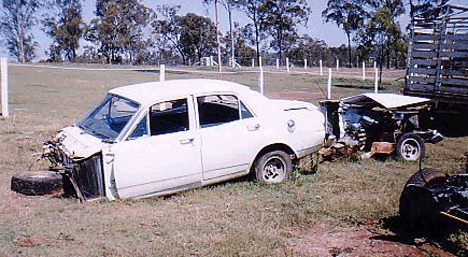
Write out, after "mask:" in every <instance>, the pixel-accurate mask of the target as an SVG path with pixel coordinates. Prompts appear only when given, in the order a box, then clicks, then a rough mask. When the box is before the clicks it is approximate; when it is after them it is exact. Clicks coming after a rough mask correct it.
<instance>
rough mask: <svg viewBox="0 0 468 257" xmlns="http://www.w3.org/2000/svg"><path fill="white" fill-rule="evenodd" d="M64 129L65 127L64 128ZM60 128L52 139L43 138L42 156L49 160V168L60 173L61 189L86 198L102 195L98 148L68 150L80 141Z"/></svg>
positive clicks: (96, 197) (102, 175)
mask: <svg viewBox="0 0 468 257" xmlns="http://www.w3.org/2000/svg"><path fill="white" fill-rule="evenodd" d="M67 129H68V131H67ZM70 130H73V129H69V128H66V129H64V130H62V131H61V132H60V133H59V134H58V135H57V137H56V138H55V139H54V140H52V141H47V142H44V144H43V154H42V158H43V159H46V160H48V161H49V163H50V167H49V170H52V171H56V172H58V173H60V174H63V177H64V183H63V185H64V191H65V192H73V193H74V194H75V195H76V196H77V197H78V198H79V199H80V200H82V201H87V200H93V199H98V198H101V197H104V196H105V189H104V172H103V158H102V151H100V149H99V147H94V149H93V150H91V149H89V148H90V147H89V146H88V147H85V148H87V151H88V153H87V154H83V152H82V153H80V154H77V153H76V152H75V151H70V149H73V148H74V147H73V146H76V145H77V144H79V145H80V146H81V147H75V148H78V149H80V148H83V147H82V145H81V144H82V143H81V142H79V141H77V140H76V139H75V138H72V136H71V135H70V134H69V133H67V132H69V131H70ZM67 187H68V188H67Z"/></svg>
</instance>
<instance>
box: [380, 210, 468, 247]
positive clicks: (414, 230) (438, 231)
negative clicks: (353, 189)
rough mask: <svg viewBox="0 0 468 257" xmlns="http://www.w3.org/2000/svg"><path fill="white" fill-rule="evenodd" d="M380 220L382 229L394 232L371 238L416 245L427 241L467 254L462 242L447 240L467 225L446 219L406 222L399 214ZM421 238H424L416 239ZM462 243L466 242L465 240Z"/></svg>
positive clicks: (463, 229)
mask: <svg viewBox="0 0 468 257" xmlns="http://www.w3.org/2000/svg"><path fill="white" fill-rule="evenodd" d="M381 222H382V227H383V228H384V229H388V230H390V231H392V232H393V233H395V234H394V235H379V236H375V237H372V238H371V239H373V240H383V241H389V242H398V243H402V244H406V245H414V246H416V247H421V246H423V245H425V244H428V243H429V244H433V245H436V246H437V247H439V248H440V249H442V250H444V251H446V252H449V253H451V254H454V255H456V256H468V249H465V248H463V246H462V243H463V242H458V241H456V240H449V239H450V237H451V235H453V234H455V233H457V232H459V231H466V230H467V228H468V226H467V225H464V224H461V223H459V222H456V221H453V220H448V219H440V220H437V221H431V222H430V223H426V224H408V222H406V221H404V220H403V219H402V218H401V217H400V216H393V217H389V218H384V219H382V220H381ZM421 238H423V239H425V240H417V239H421ZM464 243H465V244H466V242H464Z"/></svg>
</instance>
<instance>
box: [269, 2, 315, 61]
mask: <svg viewBox="0 0 468 257" xmlns="http://www.w3.org/2000/svg"><path fill="white" fill-rule="evenodd" d="M260 10H261V11H262V13H263V14H264V15H265V18H264V19H263V20H262V23H261V27H262V28H264V29H265V30H267V31H268V32H269V33H270V35H271V37H272V38H273V41H272V42H271V47H272V48H273V50H276V51H278V57H279V58H280V59H282V57H283V52H284V51H287V50H288V49H289V48H290V47H291V45H292V44H293V43H294V42H295V41H296V39H297V37H298V36H297V29H296V26H297V25H298V24H303V25H307V21H308V16H309V15H310V13H311V10H310V7H309V6H308V4H307V2H306V1H304V0H266V1H265V3H263V4H262V5H261V6H260Z"/></svg>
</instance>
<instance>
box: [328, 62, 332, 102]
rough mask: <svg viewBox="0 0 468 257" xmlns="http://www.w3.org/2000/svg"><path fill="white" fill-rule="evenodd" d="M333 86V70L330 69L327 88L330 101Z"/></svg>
mask: <svg viewBox="0 0 468 257" xmlns="http://www.w3.org/2000/svg"><path fill="white" fill-rule="evenodd" d="M331 86H332V69H331V68H328V86H327V91H328V99H331Z"/></svg>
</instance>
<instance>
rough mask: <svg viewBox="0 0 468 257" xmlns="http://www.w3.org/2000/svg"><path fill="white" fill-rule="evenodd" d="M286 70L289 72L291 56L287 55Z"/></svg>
mask: <svg viewBox="0 0 468 257" xmlns="http://www.w3.org/2000/svg"><path fill="white" fill-rule="evenodd" d="M286 72H287V73H289V58H287V57H286Z"/></svg>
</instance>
